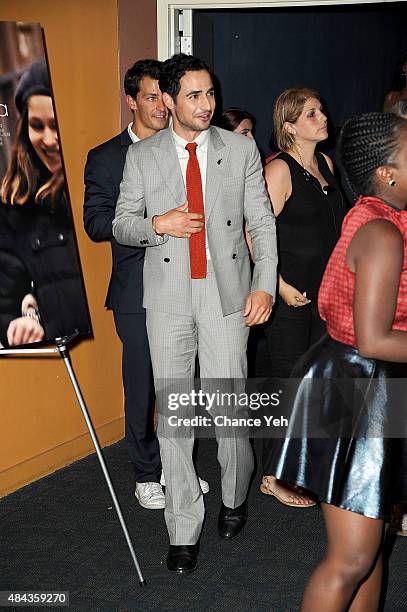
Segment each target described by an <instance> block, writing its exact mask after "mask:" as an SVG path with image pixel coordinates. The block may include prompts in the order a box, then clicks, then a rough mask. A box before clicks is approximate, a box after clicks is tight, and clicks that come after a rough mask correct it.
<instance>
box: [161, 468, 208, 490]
mask: <svg viewBox="0 0 407 612" xmlns="http://www.w3.org/2000/svg"><path fill="white" fill-rule="evenodd" d="M198 480H199V486H200V487H201V491H202V493H203V494H204V495H206V494H207V493H209V482H207V481H206V480H204V479H203V478H199V476H198ZM160 485H161V486H162V487H165V477H164V472H161V478H160Z"/></svg>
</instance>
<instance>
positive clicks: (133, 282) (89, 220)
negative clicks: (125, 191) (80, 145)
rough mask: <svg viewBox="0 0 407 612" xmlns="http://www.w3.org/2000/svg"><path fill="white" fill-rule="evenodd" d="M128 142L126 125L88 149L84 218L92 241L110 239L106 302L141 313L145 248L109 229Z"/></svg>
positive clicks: (107, 305)
mask: <svg viewBox="0 0 407 612" xmlns="http://www.w3.org/2000/svg"><path fill="white" fill-rule="evenodd" d="M131 144H132V140H131V138H130V136H129V133H128V131H127V128H126V129H125V130H124V131H123V132H122V133H121V134H118V135H117V136H115V137H114V138H112V139H111V140H108V141H107V142H104V143H103V144H101V145H99V146H98V147H95V148H94V149H92V150H91V151H89V153H88V159H87V161H86V166H85V203H84V210H83V218H84V225H85V230H86V233H87V234H88V236H89V237H90V238H91V239H92V240H95V241H102V240H109V241H110V244H111V247H112V275H111V278H110V282H109V288H108V292H107V296H106V302H105V306H106V307H107V308H111V309H112V310H115V311H116V312H121V313H144V308H143V306H142V302H143V265H144V253H145V249H143V248H137V247H128V246H123V245H121V244H119V243H118V242H117V241H116V240H115V238H114V237H113V233H112V221H113V219H114V215H115V209H116V202H117V199H118V197H119V193H120V183H121V180H122V175H123V168H124V164H125V161H126V154H127V149H128V147H129V145H131Z"/></svg>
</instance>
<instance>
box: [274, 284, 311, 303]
mask: <svg viewBox="0 0 407 612" xmlns="http://www.w3.org/2000/svg"><path fill="white" fill-rule="evenodd" d="M279 294H280V297H281V298H282V299H283V300H284V302H285V303H286V304H287V306H294V308H297V306H306V305H307V304H309V303H310V301H311V300H309V299H308V298H307V292H306V291H304V293H301V292H300V291H298V289H296V288H295V287H293V286H292V285H289V284H288V283H286V282H285V281H284V280H283V279H282V278H281V277H280V287H279Z"/></svg>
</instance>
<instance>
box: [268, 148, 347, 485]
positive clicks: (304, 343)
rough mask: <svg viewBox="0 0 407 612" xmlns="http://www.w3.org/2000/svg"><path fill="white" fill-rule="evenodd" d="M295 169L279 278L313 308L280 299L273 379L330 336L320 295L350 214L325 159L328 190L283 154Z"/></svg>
mask: <svg viewBox="0 0 407 612" xmlns="http://www.w3.org/2000/svg"><path fill="white" fill-rule="evenodd" d="M278 159H282V160H283V161H285V162H286V163H287V165H288V167H289V169H290V174H291V184H292V191H291V196H290V197H289V198H288V200H287V201H286V203H285V205H284V208H283V210H282V211H281V213H280V214H279V216H278V217H277V239H278V254H279V273H280V274H281V276H282V277H283V279H284V280H285V282H286V283H288V284H290V285H292V286H293V287H295V288H296V289H298V291H300V292H301V293H303V292H304V291H306V292H307V297H308V298H309V299H310V300H311V303H310V304H308V305H307V306H301V307H298V308H294V307H293V306H287V304H286V303H285V302H284V301H283V300H282V299H281V298H280V297H277V300H276V304H275V305H274V307H273V314H272V317H271V319H270V322H269V323H268V324H267V326H266V327H265V330H264V333H265V337H266V340H267V346H268V352H269V356H270V363H271V369H270V372H269V377H270V378H288V377H289V376H290V374H291V371H292V369H293V367H294V365H295V363H296V362H297V360H298V359H299V358H300V357H301V355H303V354H304V353H305V352H306V351H307V350H308V349H309V347H310V346H311V345H312V344H314V343H315V342H317V341H318V340H319V339H320V338H321V337H322V336H323V335H324V333H325V331H326V330H325V324H324V322H323V321H322V319H321V318H320V316H319V313H318V304H317V301H318V290H319V286H320V284H321V281H322V277H323V274H324V272H325V268H326V265H327V263H328V260H329V258H330V256H331V253H332V251H333V249H334V247H335V245H336V243H337V241H338V239H339V237H340V233H341V226H342V221H343V219H344V217H345V214H346V212H347V210H346V205H345V200H344V198H343V197H342V194H341V192H340V188H339V185H338V183H337V181H336V179H335V177H334V175H333V174H332V172H331V171H330V169H329V166H328V164H327V162H326V160H325V158H324V156H323V155H322V153H319V152H317V153H316V159H317V163H318V168H319V171H320V173H321V174H322V176H323V177H324V179H325V180H326V182H327V187H326V189H325V191H324V190H322V188H321V185H320V183H319V181H318V179H317V178H315V177H314V176H312V175H311V174H310V173H309V172H307V171H306V170H304V168H303V167H302V166H301V165H300V164H299V163H298V162H297V161H296V160H295V159H294V158H293V157H292V156H291V155H289V154H288V153H280V154H279V156H278ZM271 444H272V440H267V439H265V440H264V444H263V470H264V471H263V473H264V474H269V473H270V472H269V471H268V470H269V469H270V468H269V457H270V450H271Z"/></svg>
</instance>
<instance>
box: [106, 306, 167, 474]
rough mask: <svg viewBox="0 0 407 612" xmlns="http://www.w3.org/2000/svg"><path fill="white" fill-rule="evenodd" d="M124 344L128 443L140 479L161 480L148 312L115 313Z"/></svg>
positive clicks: (124, 383)
mask: <svg viewBox="0 0 407 612" xmlns="http://www.w3.org/2000/svg"><path fill="white" fill-rule="evenodd" d="M113 315H114V320H115V324H116V330H117V334H118V336H119V338H120V340H121V341H122V344H123V357H122V375H123V387H124V396H125V403H124V415H125V432H126V445H127V450H128V453H129V456H130V460H131V462H132V463H133V466H134V471H135V475H136V482H159V481H160V475H161V459H160V450H159V446H158V440H157V437H156V434H155V431H154V419H153V408H154V382H153V372H152V368H151V360H150V349H149V345H148V337H147V330H146V317H145V314H144V313H143V314H137V313H119V312H113Z"/></svg>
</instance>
